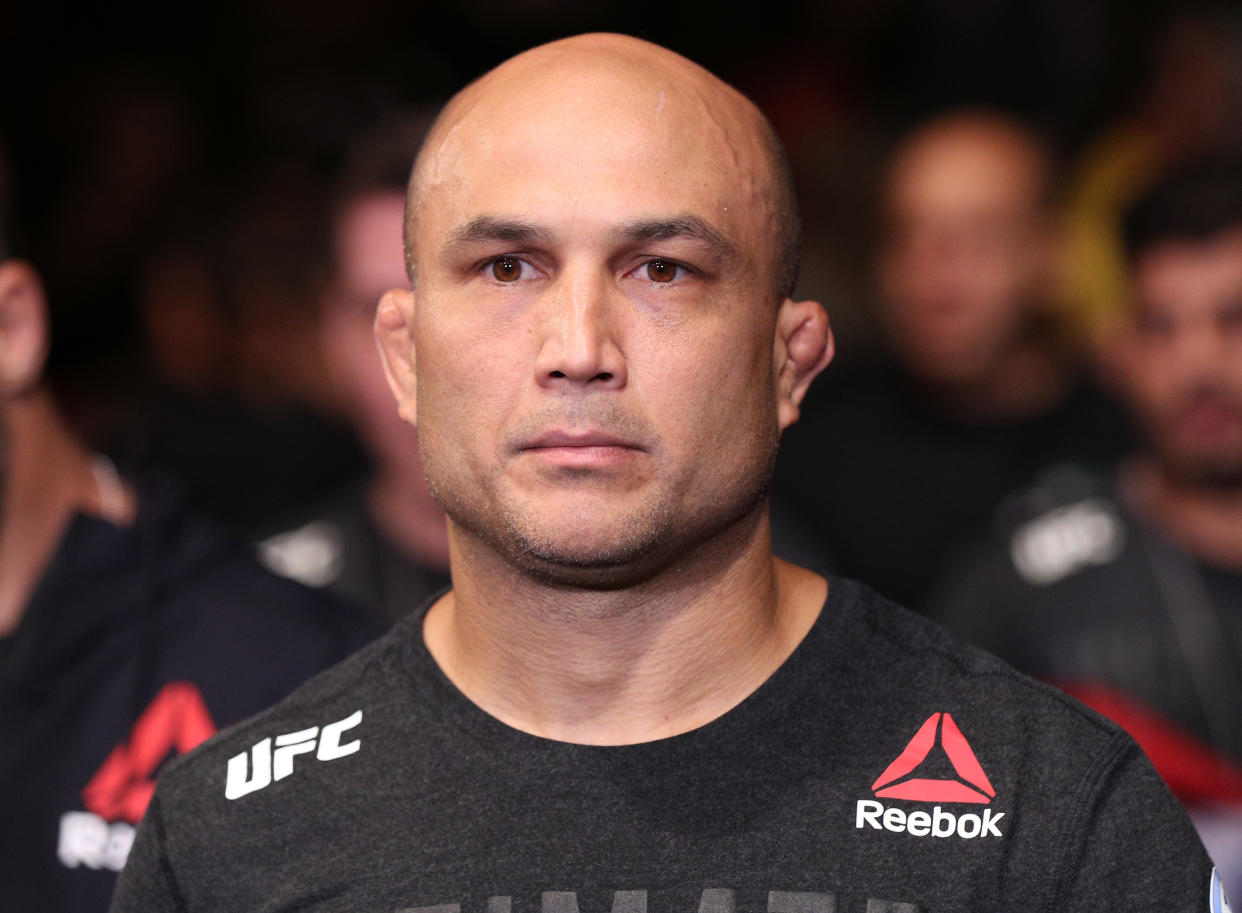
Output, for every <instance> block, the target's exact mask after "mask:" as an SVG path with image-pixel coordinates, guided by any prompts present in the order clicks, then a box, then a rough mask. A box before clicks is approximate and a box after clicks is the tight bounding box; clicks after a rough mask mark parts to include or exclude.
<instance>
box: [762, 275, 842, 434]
mask: <svg viewBox="0 0 1242 913" xmlns="http://www.w3.org/2000/svg"><path fill="white" fill-rule="evenodd" d="M834 351H835V349H834V343H833V339H832V330H831V329H830V328H829V326H828V314H827V312H826V311H825V310H824V309H823V307H822V306H821V305H820V303H819V302H818V301H793V300H792V299H789V298H786V299H785V301H784V302H783V303H782V304H781V309H780V311H779V313H778V314H777V316H776V340H775V344H774V347H773V352H772V357H773V367H774V368H775V369H776V410H777V412H776V415H777V421H778V423H779V425H780V429H781V430H782V431H784V430H785V429H786V428H788V427H789V426H790V425H792V424H793V423H794V422H796V421H797V420H798V415H799V408H798V407H799V406H800V405H801V403H802V398H803V397H804V396H806V391H807V388H808V387H810V386H811V381H813V380H814V379H815V377H816V375H818V374H819V372H820V371H822V370H824V368H826V367H827V366H828V362H830V361H832V355H833V352H834Z"/></svg>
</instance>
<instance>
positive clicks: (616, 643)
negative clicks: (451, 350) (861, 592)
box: [424, 512, 827, 745]
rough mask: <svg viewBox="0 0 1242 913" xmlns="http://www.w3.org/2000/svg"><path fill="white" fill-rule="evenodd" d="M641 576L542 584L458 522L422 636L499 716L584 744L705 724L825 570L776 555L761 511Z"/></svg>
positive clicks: (749, 683)
mask: <svg viewBox="0 0 1242 913" xmlns="http://www.w3.org/2000/svg"><path fill="white" fill-rule="evenodd" d="M748 526H749V527H750V528H749V529H747V530H744V531H741V532H742V533H743V535H744V541H742V542H741V543H740V548H737V550H736V551H735V553H734V554H733V556H732V557H733V560H731V561H728V562H727V563H725V564H723V566H722V564H721V563H720V561H719V558H720V554H721V552H720V546H719V545H718V544H715V543H714V544H713V545H711V546H708V547H705V548H702V549H698V550H696V554H693V555H690V556H687V558H686V559H685V560H684V561H682V562H679V563H678V564H677V565H676V566H674V567H673V568H670V569H669V570H667V571H665V572H664V573H662V574H660V575H658V576H657V577H656V578H654V579H652V580H650V581H648V582H647V583H645V584H642V585H640V586H637V587H632V588H627V589H623V590H613V591H599V590H582V589H571V588H566V587H559V586H550V585H548V584H546V583H542V582H540V581H538V580H535V579H533V578H532V577H530V576H529V575H526V574H523V573H520V572H516V571H515V570H514V569H512V568H511V567H510V566H507V565H504V564H503V562H501V561H500V560H499V559H497V558H496V557H495V556H494V554H491V553H487V552H486V548H485V546H483V545H482V544H480V543H478V542H477V541H476V540H465V539H464V537H463V536H461V535H460V534H459V532H458V531H456V530H454V532H453V533H451V534H450V538H451V539H452V540H453V542H454V552H453V582H454V589H453V591H452V592H450V593H449V594H448V595H446V596H445V597H444V598H443V599H441V600H440V601H439V602H438V603H436V605H435V606H433V608H432V609H431V611H430V612H429V614H428V616H427V620H426V623H425V625H424V637H425V639H426V642H427V646H428V649H429V650H430V651H431V654H432V656H433V657H434V658H435V659H436V662H437V663H438V664H439V665H440V667H441V669H442V670H443V671H444V672H445V674H446V675H447V676H448V678H449V679H450V680H451V681H452V682H453V683H454V684H455V685H456V686H457V687H458V688H459V689H460V690H461V691H462V692H463V693H464V694H465V695H466V696H467V697H468V698H470V699H471V700H472V701H473V702H474V703H475V704H477V705H478V706H480V707H481V708H482V709H483V710H485V711H487V712H488V713H490V714H491V715H492V716H494V717H496V718H498V719H500V720H501V721H502V722H504V723H507V724H508V725H510V726H512V727H514V728H516V729H520V730H523V731H525V732H529V733H532V734H535V735H539V736H543V737H545V738H550V739H556V740H559V741H566V742H576V743H581V744H595V745H617V744H630V743H636V742H645V741H651V740H653V739H659V738H666V737H669V736H673V735H677V734H679V733H682V732H687V731H689V730H691V729H695V728H697V727H699V726H702V725H704V724H706V723H708V722H710V721H712V720H714V719H716V718H717V717H719V716H720V715H722V714H723V713H725V712H726V711H728V710H729V709H730V708H732V707H733V706H735V705H736V704H738V703H740V702H741V701H742V700H743V699H745V698H746V697H747V696H748V695H749V694H751V693H752V692H753V691H754V690H755V689H756V688H758V687H759V686H760V685H761V684H762V683H763V682H764V681H766V680H767V678H768V677H769V676H770V675H771V674H772V673H773V672H774V671H775V670H776V669H777V667H779V666H780V664H781V663H782V662H784V660H785V659H786V658H787V657H788V656H789V654H790V653H791V652H792V651H793V649H794V648H795V647H796V646H797V645H798V643H800V642H801V640H802V638H803V637H804V636H805V634H806V632H807V631H808V630H809V629H810V627H811V624H812V623H813V622H814V620H815V618H816V617H817V616H818V613H819V609H820V607H821V606H822V605H823V601H824V598H825V596H826V594H827V587H826V583H825V581H824V580H823V579H822V578H820V577H818V576H816V575H814V574H812V573H810V572H809V571H805V570H803V569H801V568H796V567H794V566H792V565H789V564H785V563H784V562H780V561H778V560H777V559H775V558H774V557H773V556H772V554H771V550H770V547H769V546H768V526H767V517H766V512H765V513H764V515H763V516H762V517H761V518H759V520H758V522H754V523H750V524H748Z"/></svg>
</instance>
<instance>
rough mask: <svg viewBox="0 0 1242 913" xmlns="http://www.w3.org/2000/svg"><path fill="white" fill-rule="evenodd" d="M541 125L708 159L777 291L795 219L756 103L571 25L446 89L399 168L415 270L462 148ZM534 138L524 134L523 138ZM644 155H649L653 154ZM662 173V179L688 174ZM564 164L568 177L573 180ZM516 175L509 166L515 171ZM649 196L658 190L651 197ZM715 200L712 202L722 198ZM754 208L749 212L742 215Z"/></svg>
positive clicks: (690, 67) (790, 259) (585, 140)
mask: <svg viewBox="0 0 1242 913" xmlns="http://www.w3.org/2000/svg"><path fill="white" fill-rule="evenodd" d="M537 133H542V134H543V135H544V137H545V138H547V137H551V138H552V139H554V140H556V141H561V142H563V143H564V144H565V148H566V151H567V152H568V151H569V150H571V149H580V148H581V147H582V146H584V145H588V146H593V147H595V148H597V149H598V150H599V152H600V154H602V155H603V156H605V157H606V156H607V154H608V152H609V150H610V149H614V148H617V146H618V145H620V144H624V143H625V141H626V140H627V139H629V138H630V137H632V136H634V135H635V134H642V135H645V136H653V137H657V138H666V139H667V141H668V143H669V144H670V145H671V144H673V143H677V144H679V146H680V147H681V149H682V151H683V154H684V155H685V156H686V157H687V161H688V162H692V161H693V160H694V159H696V158H697V159H699V160H702V161H710V162H711V165H712V166H713V167H714V168H715V169H716V170H717V171H718V172H719V171H721V170H723V172H724V174H723V175H721V174H719V173H718V174H717V175H716V176H717V177H720V176H724V177H727V178H728V179H729V180H730V181H731V182H733V183H734V185H735V187H736V189H737V190H738V191H739V192H738V193H737V194H735V195H733V197H732V200H733V203H734V205H735V206H737V207H745V208H747V209H748V210H750V211H751V212H752V213H753V212H755V211H757V212H758V213H759V214H760V218H761V224H762V230H761V232H760V237H758V238H757V239H756V241H757V243H758V245H759V247H758V249H757V250H756V251H754V252H753V255H754V256H756V257H757V258H758V260H759V262H758V263H757V264H756V265H759V266H761V267H762V268H763V269H764V270H766V271H767V272H768V274H769V275H770V276H771V277H772V281H771V286H772V289H773V293H774V297H775V298H776V300H777V301H779V300H781V299H783V298H785V297H787V296H789V295H791V294H792V292H793V288H794V285H795V284H796V282H797V275H798V259H799V249H800V234H801V226H800V223H799V219H798V212H797V203H796V200H795V197H794V192H793V184H792V179H791V176H790V172H789V166H788V162H787V160H786V157H785V154H784V150H783V149H782V148H781V145H780V141H779V140H778V139H777V137H776V134H775V132H774V131H773V130H772V127H771V125H770V124H769V123H768V121H767V119H766V118H765V117H764V116H763V114H762V113H760V111H759V109H758V108H756V107H755V105H754V104H753V103H752V102H750V100H749V99H747V98H746V97H745V96H743V95H742V94H741V93H740V92H738V91H737V90H736V89H734V88H732V87H731V86H729V85H727V84H725V83H724V82H723V81H721V80H720V79H718V78H717V77H715V76H713V75H712V74H711V73H709V72H708V71H707V70H705V69H703V68H702V67H700V66H698V65H697V64H695V63H693V62H692V61H690V60H687V59H686V58H684V57H682V56H680V55H678V54H675V53H673V52H672V51H669V50H667V49H665V48H662V47H659V46H658V45H654V44H651V43H650V42H646V41H642V40H640V39H637V38H632V37H628V36H625V35H611V34H591V35H579V36H576V37H573V38H567V39H564V40H561V41H556V42H552V43H550V44H546V45H542V46H540V47H537V48H534V49H532V50H529V51H526V52H525V53H522V54H519V55H517V56H516V57H513V58H511V59H509V60H507V61H505V62H504V63H502V64H501V65H500V66H498V67H496V68H495V69H494V70H492V71H490V72H488V73H487V74H485V75H484V76H482V77H480V78H479V79H477V80H476V81H475V82H473V83H471V84H470V85H469V86H467V87H466V88H465V89H463V90H462V91H461V92H459V93H458V94H457V95H455V96H454V97H453V98H452V99H451V100H450V101H449V103H448V104H447V105H446V106H445V108H444V110H443V111H442V112H441V113H440V116H439V117H438V118H437V120H436V122H435V124H434V125H433V126H432V128H431V130H430V132H429V133H428V136H427V139H426V141H425V142H424V144H423V147H422V149H421V151H420V152H419V155H418V158H417V160H416V161H415V164H414V168H413V171H412V174H411V177H410V185H409V191H408V195H407V215H406V221H405V252H406V263H407V267H408V269H409V272H410V280H411V282H413V281H414V278H415V273H416V271H417V262H418V256H417V253H418V241H419V234H420V224H421V219H420V216H421V212H422V209H423V207H424V206H425V205H427V204H428V202H429V199H430V197H431V195H433V194H434V193H435V192H436V191H446V192H450V193H451V192H452V191H453V189H454V186H455V184H456V183H457V182H458V176H457V175H456V173H455V171H456V169H457V167H458V164H459V162H460V161H461V160H462V158H463V156H465V155H486V154H487V151H488V149H489V148H490V147H491V146H492V144H493V143H496V144H503V143H505V142H506V141H507V140H512V139H514V138H516V139H518V140H519V141H521V140H522V139H523V137H534V136H535V134H537ZM532 142H533V139H532ZM654 164H655V163H654V162H653V165H654ZM691 174H692V173H691V171H690V170H689V169H688V171H687V174H686V175H678V174H669V175H668V179H669V180H670V181H677V180H686V179H693V177H692V176H691ZM572 176H573V175H572V174H570V173H567V175H566V178H567V180H569V179H572ZM517 178H518V176H517V175H515V179H517ZM652 202H653V203H658V202H660V201H652ZM728 205H729V204H728V203H727V202H723V201H722V208H726V209H727V207H728ZM752 217H753V216H752Z"/></svg>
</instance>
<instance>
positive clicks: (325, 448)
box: [0, 0, 1242, 534]
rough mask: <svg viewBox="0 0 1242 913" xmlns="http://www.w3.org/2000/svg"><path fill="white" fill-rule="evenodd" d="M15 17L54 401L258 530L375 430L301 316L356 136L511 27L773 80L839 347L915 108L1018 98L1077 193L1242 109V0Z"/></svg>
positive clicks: (18, 92)
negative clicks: (356, 432) (681, 57)
mask: <svg viewBox="0 0 1242 913" xmlns="http://www.w3.org/2000/svg"><path fill="white" fill-rule="evenodd" d="M0 17H2V18H0V71H2V72H3V78H4V85H5V86H6V87H7V91H6V92H4V93H3V98H0V112H2V120H0V123H2V129H3V141H4V143H5V144H6V146H7V147H8V150H9V154H10V157H11V159H12V163H13V167H14V170H15V171H16V173H17V175H18V181H17V186H18V192H17V210H18V219H17V221H18V224H19V225H20V226H21V228H22V232H23V235H24V242H25V252H26V254H27V255H28V257H29V258H30V259H31V260H32V261H33V263H34V264H35V266H36V267H37V268H38V270H39V271H40V273H41V275H42V276H43V278H44V281H45V282H46V284H47V286H48V292H49V299H50V301H51V305H52V308H53V312H54V324H55V325H54V338H55V340H56V342H55V346H54V351H53V358H52V364H51V374H52V377H53V380H54V381H55V384H56V387H57V390H58V391H59V393H60V396H61V400H62V402H63V404H64V406H65V408H66V409H67V410H68V412H69V414H70V416H71V418H72V420H73V422H74V424H75V425H76V426H77V427H78V428H79V429H80V430H81V432H82V433H84V434H85V436H86V437H87V439H88V440H89V441H90V442H91V444H92V445H94V446H95V447H97V448H101V449H103V450H104V451H106V452H108V453H109V454H111V455H113V456H114V457H115V458H116V459H118V460H119V461H120V462H121V463H122V464H123V465H125V466H128V467H133V466H135V465H137V466H143V465H162V466H166V467H169V468H171V469H173V470H174V471H175V472H176V473H177V474H178V475H180V476H181V477H182V478H183V479H184V481H185V482H186V484H187V486H188V488H189V491H190V494H191V497H192V499H193V500H194V501H195V502H197V503H198V504H199V505H201V506H202V507H204V508H206V509H207V510H209V511H211V512H213V513H215V514H216V515H218V516H220V517H221V518H223V519H225V520H227V521H228V522H230V523H232V524H234V525H238V526H241V527H243V528H245V529H247V530H248V531H252V532H253V531H255V530H256V529H257V530H258V533H259V534H261V533H263V532H264V531H265V528H268V527H270V528H273V529H275V528H279V527H280V525H281V522H280V521H279V520H273V517H278V516H279V515H280V514H281V513H282V512H285V511H287V510H289V509H291V506H292V505H296V504H297V503H298V502H299V501H300V500H302V499H304V498H305V497H306V496H307V495H308V494H311V493H314V492H316V491H321V490H323V489H324V488H325V487H326V486H328V485H329V484H330V483H333V482H335V481H339V480H340V479H341V478H344V477H346V476H348V475H349V474H351V473H352V472H354V471H356V469H357V466H358V464H359V461H361V460H362V459H363V457H362V453H361V450H360V449H359V448H358V447H357V446H356V445H355V444H354V443H353V441H352V440H351V437H350V435H349V434H348V433H347V432H346V431H345V426H344V423H343V422H342V421H341V416H340V411H341V410H340V398H339V396H338V395H337V391H335V390H334V388H333V384H332V382H331V378H330V377H329V376H328V374H327V372H326V371H325V370H324V366H323V362H322V356H321V354H320V352H319V346H318V344H317V342H316V334H315V332H314V329H313V325H314V313H315V310H316V305H315V302H316V300H317V298H318V296H319V293H320V288H319V286H320V285H321V284H322V283H324V282H325V281H326V279H327V270H326V269H324V268H321V266H322V264H323V263H324V260H325V257H326V256H327V253H326V245H327V244H328V242H327V241H326V240H325V233H324V231H323V228H322V226H323V223H324V219H325V212H327V211H328V209H329V207H330V205H331V200H330V199H329V196H330V188H331V187H332V186H333V181H334V179H335V177H336V176H337V175H338V174H339V171H340V169H341V168H342V165H343V162H344V161H345V159H346V157H347V154H348V147H349V145H350V144H351V143H353V142H355V141H357V139H358V138H359V137H360V136H362V135H363V134H364V133H366V131H367V130H368V129H370V128H372V127H374V126H375V125H376V124H379V123H381V122H383V121H385V120H386V119H388V118H390V117H391V116H392V115H393V113H394V112H395V111H398V110H401V111H413V112H415V113H417V112H420V111H434V109H435V107H436V106H437V105H438V104H439V103H441V101H442V100H443V99H444V98H445V97H446V96H447V95H448V94H451V93H452V92H453V91H455V90H456V89H457V88H459V87H460V86H461V85H462V84H464V83H465V82H466V81H468V80H469V79H471V78H473V77H474V76H476V75H478V74H480V73H482V72H483V71H485V70H486V69H488V68H489V67H491V66H493V65H494V64H496V63H498V62H499V61H500V60H502V59H504V58H505V57H507V56H509V55H511V54H512V53H514V52H515V51H517V50H519V49H522V48H526V47H529V46H531V45H534V44H536V43H539V42H542V41H545V40H549V39H552V38H555V37H558V36H563V35H567V34H572V33H575V32H579V31H584V30H597V29H605V30H618V31H623V32H629V33H632V34H637V35H640V36H643V37H647V38H649V39H651V40H654V41H656V42H659V43H661V44H664V45H667V46H669V47H671V48H673V49H675V50H677V51H680V52H682V53H684V54H686V55H687V56H689V57H691V58H693V59H694V60H696V61H699V62H700V63H702V64H703V65H705V66H706V67H708V68H709V69H712V70H713V71H715V72H717V73H719V74H721V75H722V76H723V77H724V78H726V79H727V80H729V81H731V82H732V83H734V84H735V85H737V86H738V87H739V88H741V89H742V90H743V91H745V92H746V93H748V94H749V95H751V96H752V97H753V98H754V99H755V100H756V101H757V102H758V103H759V104H760V106H761V107H762V108H763V109H764V110H765V111H766V112H767V113H768V115H769V116H770V117H771V118H772V120H773V121H774V123H775V125H776V128H777V130H778V132H779V133H780V135H781V136H782V138H783V139H784V141H785V143H786V145H787V147H788V150H789V154H790V157H791V159H792V163H793V166H794V170H795V173H796V177H797V184H798V190H799V193H800V196H801V204H802V207H803V217H804V222H805V227H806V251H805V257H804V265H803V275H802V282H801V292H802V294H804V295H808V296H813V297H817V298H819V299H820V300H822V301H824V302H825V304H826V305H827V306H828V308H829V310H830V313H831V315H832V319H833V322H834V326H835V329H836V331H837V333H838V336H839V338H840V342H841V345H840V346H839V350H840V363H839V365H838V367H837V368H835V369H834V370H835V371H838V372H841V371H848V370H849V369H850V367H851V366H852V365H854V364H855V363H861V362H866V361H867V360H868V359H870V358H872V357H873V356H874V355H875V353H876V351H877V332H876V321H875V319H874V318H873V314H874V307H873V300H874V298H875V295H876V292H875V286H876V284H875V282H874V281H873V279H872V272H873V270H872V259H873V255H872V250H873V241H874V237H875V232H876V229H877V224H876V223H877V218H876V211H877V209H876V205H875V195H876V184H877V181H878V179H879V175H880V173H881V170H882V168H883V165H884V162H885V159H886V156H887V153H888V150H889V149H890V148H891V146H892V144H893V142H894V141H895V139H896V138H898V137H899V136H901V135H902V134H903V133H904V132H905V131H906V130H908V129H909V128H910V127H911V126H913V125H915V124H917V123H919V122H920V121H922V120H923V119H925V118H927V117H929V116H931V115H934V114H936V113H938V112H941V111H944V110H948V109H953V108H958V107H962V106H987V107H990V108H996V109H1000V110H1002V111H1005V112H1010V113H1012V114H1015V115H1017V116H1019V117H1021V118H1022V119H1024V120H1025V121H1027V122H1029V123H1030V124H1031V125H1033V126H1034V127H1035V128H1036V129H1038V130H1039V131H1041V132H1042V134H1043V135H1044V136H1045V137H1046V138H1047V140H1048V142H1049V143H1050V145H1051V148H1052V151H1053V155H1054V157H1055V163H1056V173H1057V191H1056V192H1057V193H1058V198H1059V200H1061V201H1063V202H1064V204H1065V206H1066V207H1067V208H1068V207H1072V206H1076V207H1078V208H1077V210H1075V212H1077V213H1078V214H1080V215H1081V214H1082V213H1083V212H1085V213H1086V214H1087V217H1088V221H1089V216H1090V214H1091V212H1092V207H1099V206H1101V205H1106V203H1107V198H1108V196H1109V194H1115V193H1118V192H1119V191H1117V189H1116V186H1115V185H1119V184H1120V185H1124V184H1125V182H1126V180H1127V179H1128V178H1129V177H1130V175H1131V173H1132V172H1134V173H1138V172H1142V170H1143V169H1144V168H1146V167H1148V166H1147V164H1146V162H1147V160H1148V158H1154V157H1156V156H1176V155H1181V154H1184V153H1185V152H1186V151H1188V150H1191V149H1194V148H1199V147H1208V146H1214V145H1228V144H1237V143H1238V141H1239V137H1240V136H1242V75H1240V72H1239V70H1240V69H1242V68H1240V67H1239V60H1242V38H1240V32H1239V17H1238V15H1237V6H1236V4H1233V3H1215V4H1213V3H1185V2H1177V3H1173V2H1158V0H1143V2H1132V0H1126V2H1121V0H1114V2H1105V0H1094V2H1079V0H1073V2H1071V0H1005V2H994V0H871V2H864V3H859V2H838V0H821V2H814V3H812V2H789V0H768V2H764V3H754V2H720V3H714V4H711V5H710V6H709V5H706V4H692V3H675V2H660V3H649V2H632V0H631V2H626V3H620V2H608V0H599V2H593V3H583V2H568V0H507V2H503V3H501V2H487V0H467V2H458V3H453V4H431V3H425V2H394V0H351V2H349V3H340V2H316V0H311V2H305V0H300V2H297V3H293V2H287V0H258V2H250V3H246V4H220V3H211V4H207V3H196V2H190V3H180V4H176V5H175V6H169V7H167V8H165V9H164V10H162V11H160V12H157V13H152V12H151V7H150V5H149V4H145V3H144V4H138V3H127V2H119V3H110V4H106V5H87V4H79V3H64V2H57V0H50V2H39V3H35V2H9V3H7V4H5V5H4V7H3V10H2V11H0ZM515 116H520V107H519V108H515ZM1153 150H1154V151H1153ZM1101 185H1104V186H1101ZM1101 196H1102V197H1104V198H1105V203H1101V201H1100V197H1101ZM1090 281H1096V280H1095V279H1094V277H1093V278H1092V279H1091V280H1089V281H1088V284H1090ZM1098 281H1103V282H1106V280H1098ZM1097 284H1098V283H1097ZM1096 297H1097V298H1098V297H1099V296H1096ZM1090 299H1091V295H1090V294H1089V293H1083V294H1082V295H1081V296H1080V297H1079V299H1078V300H1075V301H1071V302H1069V303H1068V304H1067V305H1066V308H1067V313H1065V314H1063V315H1062V316H1063V317H1064V318H1065V320H1066V322H1067V325H1068V326H1069V328H1070V329H1071V331H1073V332H1078V331H1084V332H1085V331H1086V330H1087V329H1089V328H1090V327H1091V326H1093V325H1094V323H1095V322H1096V321H1097V320H1098V319H1099V314H1098V313H1097V312H1098V310H1099V308H1100V307H1101V305H1100V304H1099V302H1098V300H1090ZM290 454H296V455H297V456H296V459H294V460H292V461H291V460H290V458H289V457H290Z"/></svg>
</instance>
